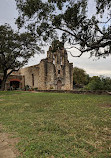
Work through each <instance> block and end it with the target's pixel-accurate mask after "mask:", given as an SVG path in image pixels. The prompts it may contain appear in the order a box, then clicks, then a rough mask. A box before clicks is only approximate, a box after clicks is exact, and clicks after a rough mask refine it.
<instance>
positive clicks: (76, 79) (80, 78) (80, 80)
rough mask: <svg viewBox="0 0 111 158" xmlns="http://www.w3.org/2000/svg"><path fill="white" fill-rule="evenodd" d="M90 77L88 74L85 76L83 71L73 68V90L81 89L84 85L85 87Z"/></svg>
mask: <svg viewBox="0 0 111 158" xmlns="http://www.w3.org/2000/svg"><path fill="white" fill-rule="evenodd" d="M89 80H90V77H89V75H88V74H86V72H85V70H83V69H81V68H78V67H74V68H73V83H74V88H75V87H78V88H81V87H83V86H84V85H87V84H88V83H89Z"/></svg>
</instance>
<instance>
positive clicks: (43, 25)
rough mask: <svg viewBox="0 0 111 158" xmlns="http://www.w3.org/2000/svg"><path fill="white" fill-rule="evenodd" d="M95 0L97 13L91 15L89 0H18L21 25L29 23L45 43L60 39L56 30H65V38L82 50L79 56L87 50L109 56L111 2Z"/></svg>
mask: <svg viewBox="0 0 111 158" xmlns="http://www.w3.org/2000/svg"><path fill="white" fill-rule="evenodd" d="M95 1H96V13H94V14H93V15H92V17H91V18H89V17H88V14H87V6H88V0H78V1H72V0H59V1H58V0H46V1H45V2H44V1H42V0H16V4H17V8H18V10H19V13H20V16H19V17H18V19H17V24H18V26H19V27H21V26H23V25H25V26H26V27H27V28H28V29H29V30H30V31H31V32H33V34H36V35H37V37H38V38H39V39H40V40H41V41H42V43H44V41H45V42H51V41H53V40H54V39H56V38H57V34H56V33H57V32H56V31H57V30H59V31H61V34H62V35H61V38H62V41H63V42H66V41H67V42H68V43H69V44H70V45H71V46H74V47H75V48H77V49H78V50H79V51H80V54H79V55H78V57H80V56H81V55H82V54H83V53H85V52H90V54H91V56H93V55H94V56H96V57H101V56H103V57H106V56H109V55H110V54H111V26H110V20H111V13H110V7H111V1H110V0H104V1H102V0H95ZM89 12H90V10H89ZM104 13H105V14H106V13H107V20H106V21H104V18H103V16H104ZM98 17H99V18H98ZM78 44H79V47H76V46H78ZM73 56H75V55H73Z"/></svg>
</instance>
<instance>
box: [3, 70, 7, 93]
mask: <svg viewBox="0 0 111 158" xmlns="http://www.w3.org/2000/svg"><path fill="white" fill-rule="evenodd" d="M7 77H8V75H7V72H4V75H3V80H2V84H1V90H2V91H4V90H5V84H6V80H7Z"/></svg>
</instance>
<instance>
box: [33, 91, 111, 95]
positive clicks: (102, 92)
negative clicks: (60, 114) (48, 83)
mask: <svg viewBox="0 0 111 158" xmlns="http://www.w3.org/2000/svg"><path fill="white" fill-rule="evenodd" d="M36 91H37V92H50V93H73V94H98V95H101V94H107V95H109V94H110V92H109V93H108V92H107V91H102V90H98V91H85V90H84V91H83V90H80V91H79V90H36Z"/></svg>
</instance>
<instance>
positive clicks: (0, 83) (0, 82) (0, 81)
mask: <svg viewBox="0 0 111 158" xmlns="http://www.w3.org/2000/svg"><path fill="white" fill-rule="evenodd" d="M1 85H2V80H1V79H0V89H1Z"/></svg>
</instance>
